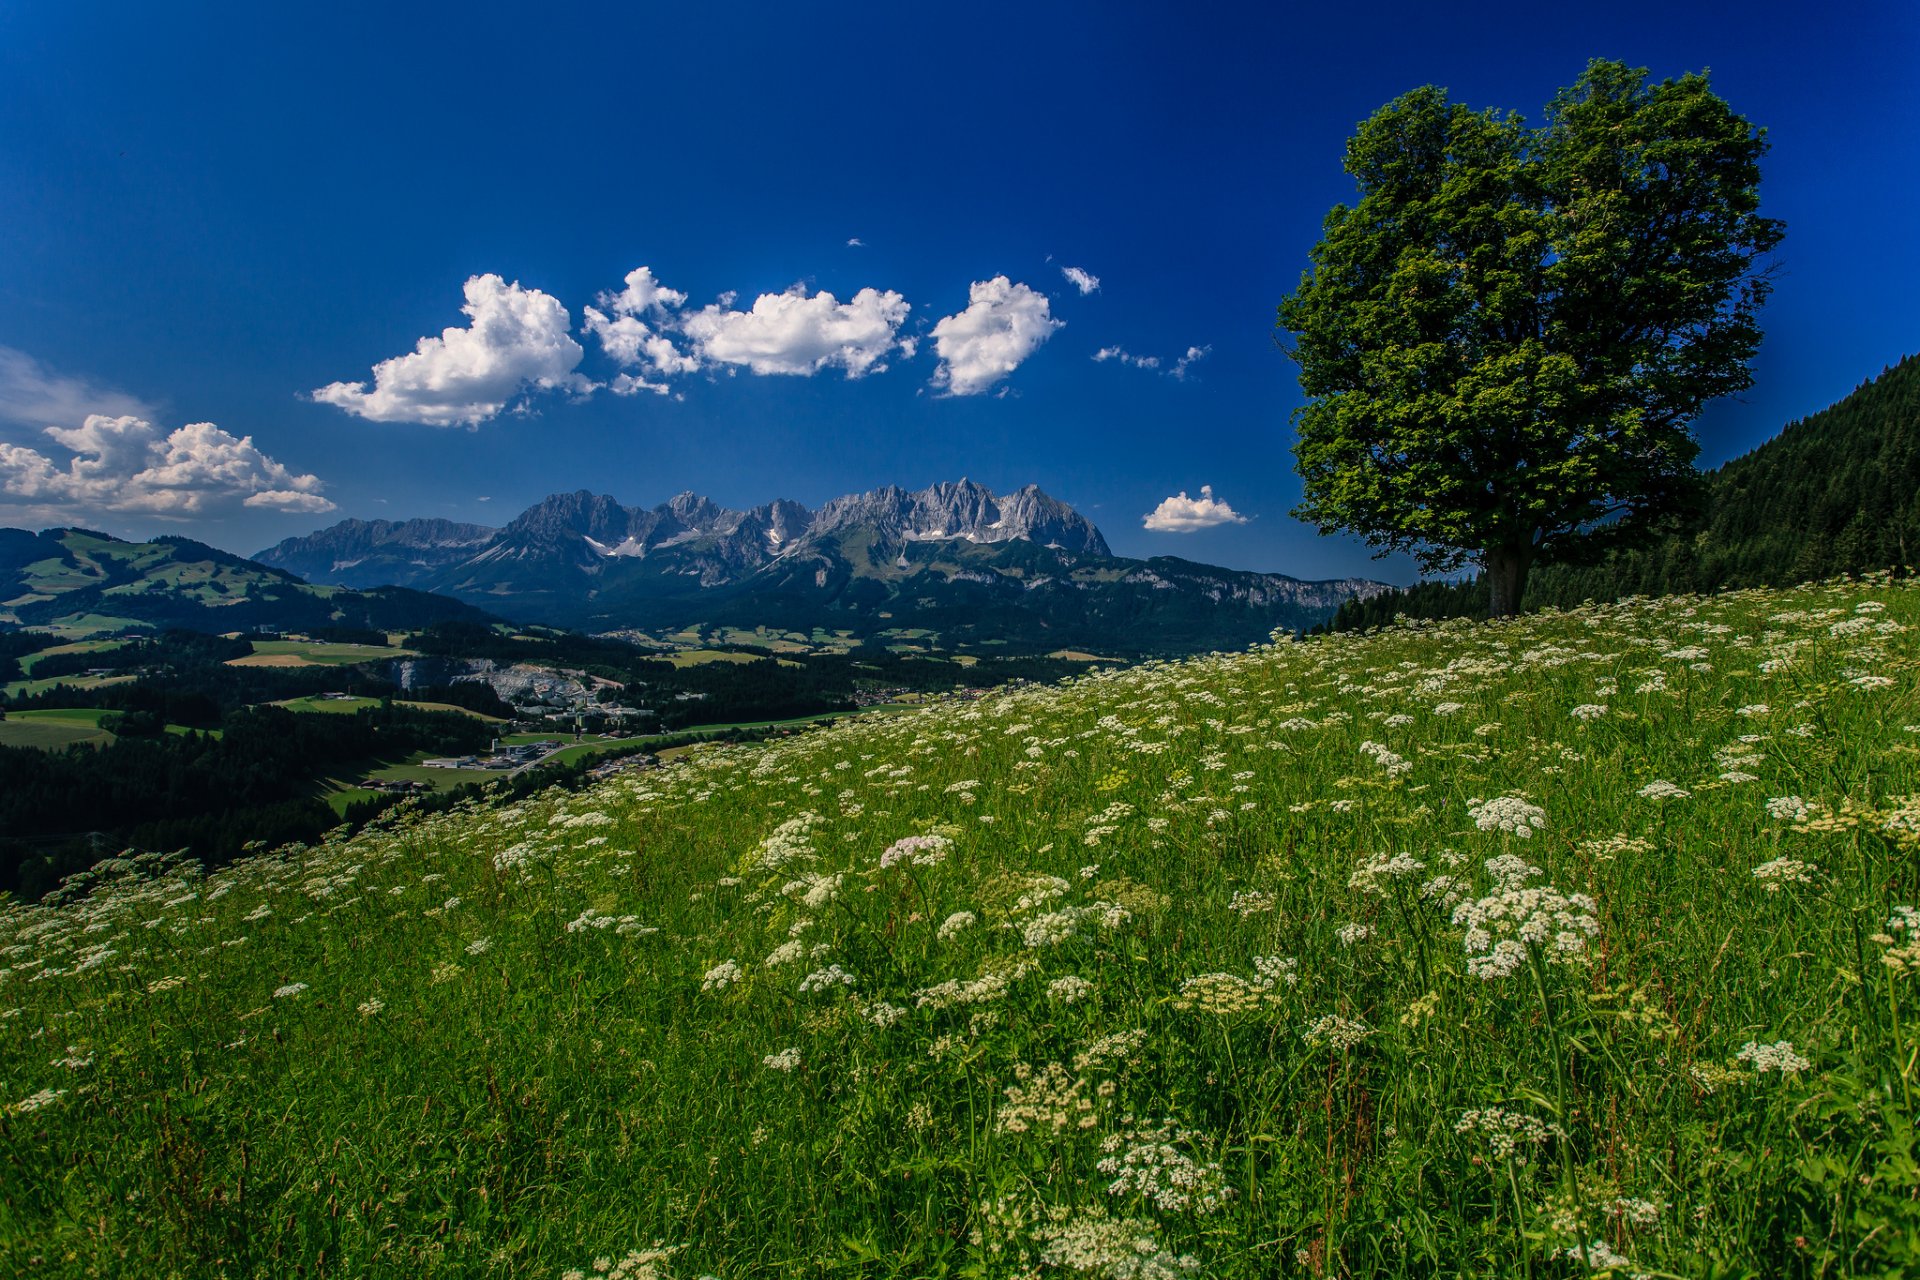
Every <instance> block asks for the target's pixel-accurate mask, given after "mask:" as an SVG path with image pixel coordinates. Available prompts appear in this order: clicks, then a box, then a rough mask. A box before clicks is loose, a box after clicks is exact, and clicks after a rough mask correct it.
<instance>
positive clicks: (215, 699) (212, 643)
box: [0, 630, 397, 728]
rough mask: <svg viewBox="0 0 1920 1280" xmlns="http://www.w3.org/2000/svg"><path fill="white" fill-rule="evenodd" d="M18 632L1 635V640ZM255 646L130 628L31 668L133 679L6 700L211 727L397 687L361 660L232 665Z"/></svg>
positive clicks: (37, 672) (18, 705) (20, 706)
mask: <svg viewBox="0 0 1920 1280" xmlns="http://www.w3.org/2000/svg"><path fill="white" fill-rule="evenodd" d="M14 634H16V635H23V634H30V633H14ZM12 638H13V636H12V635H0V640H8V639H12ZM252 652H253V645H252V643H251V642H249V641H247V640H244V639H241V640H228V639H224V638H222V637H220V636H210V635H205V634H203V633H201V632H198V631H183V630H172V631H165V632H162V633H160V634H158V635H152V636H147V635H136V636H129V637H126V642H125V643H124V644H122V645H120V646H119V647H117V648H113V649H103V650H98V651H95V652H92V653H71V654H68V653H56V654H49V655H47V656H45V657H43V658H40V659H39V660H38V661H36V662H35V663H34V664H33V671H32V675H33V676H34V677H35V678H36V679H38V678H41V677H43V676H45V677H50V678H58V677H61V676H69V675H76V674H78V673H79V672H82V671H91V670H96V669H97V670H103V671H109V672H112V673H114V674H117V675H130V676H133V677H135V679H134V680H133V681H132V682H130V683H126V684H112V685H100V686H96V687H94V688H81V687H79V686H77V685H55V686H53V687H52V688H50V689H46V690H43V691H42V692H40V693H37V694H21V695H18V696H15V697H14V698H12V699H9V700H7V701H6V703H5V705H6V706H7V707H9V708H11V709H13V710H17V711H27V710H44V709H50V708H55V707H104V708H106V709H108V710H110V711H147V712H152V713H153V714H155V715H158V716H160V717H161V718H162V719H164V720H166V721H167V722H168V723H171V724H181V725H189V726H192V727H194V728H212V727H214V726H215V725H217V724H219V723H220V717H221V716H223V715H226V714H227V713H228V712H232V711H237V710H239V709H241V708H242V707H246V706H249V705H251V704H253V703H258V702H280V701H284V700H286V699H288V698H303V697H309V696H311V695H313V694H316V693H327V692H330V691H334V690H342V689H350V690H351V691H352V692H354V693H358V694H362V695H364V696H366V697H370V698H384V697H391V696H392V695H393V694H395V693H396V692H397V690H396V689H395V688H394V686H393V684H392V682H390V681H388V680H386V679H384V678H382V677H380V676H377V675H374V674H373V673H371V672H370V671H368V670H366V669H365V668H361V667H232V666H228V665H227V663H228V661H229V660H230V659H232V658H241V657H245V656H246V655H248V654H250V653H252ZM16 678H17V677H16Z"/></svg>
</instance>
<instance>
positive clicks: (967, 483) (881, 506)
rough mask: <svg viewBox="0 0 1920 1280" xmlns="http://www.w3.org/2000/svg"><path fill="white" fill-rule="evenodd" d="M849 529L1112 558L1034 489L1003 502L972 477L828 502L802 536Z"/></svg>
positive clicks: (890, 538) (1094, 533)
mask: <svg viewBox="0 0 1920 1280" xmlns="http://www.w3.org/2000/svg"><path fill="white" fill-rule="evenodd" d="M848 530H860V531H870V532H872V533H875V534H877V535H878V536H879V537H880V538H882V539H883V540H884V541H885V542H887V543H889V544H892V543H901V542H939V541H944V540H948V539H954V540H958V541H963V542H972V543H996V542H1012V541H1015V540H1020V541H1025V542H1034V543H1038V544H1039V545H1040V546H1043V547H1052V548H1054V549H1055V550H1059V551H1067V552H1071V553H1074V554H1079V555H1095V556H1106V555H1111V554H1112V552H1111V551H1109V550H1108V548H1107V540H1106V539H1105V538H1104V537H1102V536H1101V535H1100V530H1098V529H1096V528H1094V526H1093V522H1092V521H1090V520H1088V519H1087V518H1086V517H1085V516H1083V515H1081V514H1080V513H1079V512H1077V511H1075V510H1074V509H1073V508H1072V507H1069V506H1068V505H1067V504H1066V503H1064V502H1061V501H1058V500H1057V499H1054V498H1050V497H1048V496H1047V495H1046V494H1045V493H1042V492H1041V490H1040V486H1039V485H1032V484H1030V485H1028V486H1026V487H1025V488H1023V489H1016V490H1014V491H1013V492H1012V493H1010V494H1008V495H1007V496H1006V497H1004V498H998V497H995V496H994V494H993V493H992V492H991V491H990V490H988V489H987V488H986V487H985V486H983V485H978V484H975V483H973V481H971V480H961V481H959V482H958V483H957V484H936V485H933V486H931V487H930V488H926V489H920V490H917V491H915V492H911V493H910V492H908V491H907V490H905V489H900V488H896V487H894V486H891V485H889V486H887V487H886V488H883V489H875V490H873V491H872V492H871V493H862V494H854V495H851V496H849V497H845V498H836V499H834V500H833V501H832V502H829V503H828V504H827V505H826V506H824V507H822V508H821V509H820V514H819V516H818V517H816V518H815V520H814V522H813V525H812V527H811V528H810V529H809V530H808V532H809V533H810V534H811V535H813V536H816V537H825V536H827V535H829V534H836V533H842V532H845V531H848Z"/></svg>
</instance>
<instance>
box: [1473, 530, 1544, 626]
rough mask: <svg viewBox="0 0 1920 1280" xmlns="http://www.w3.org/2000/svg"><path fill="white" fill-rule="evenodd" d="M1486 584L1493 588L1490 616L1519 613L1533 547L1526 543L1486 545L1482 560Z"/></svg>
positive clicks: (1488, 610)
mask: <svg viewBox="0 0 1920 1280" xmlns="http://www.w3.org/2000/svg"><path fill="white" fill-rule="evenodd" d="M1483 567H1484V569H1485V571H1486V575H1487V585H1488V586H1489V587H1490V588H1492V598H1491V600H1490V601H1489V603H1488V607H1487V616H1488V617H1489V618H1511V617H1512V616H1513V615H1514V614H1516V613H1519V612H1520V598H1521V597H1522V596H1524V595H1525V594H1526V591H1527V570H1529V569H1531V568H1532V567H1533V548H1532V547H1530V546H1528V545H1527V544H1526V543H1524V542H1523V543H1517V544H1512V545H1508V546H1504V547H1488V548H1487V550H1486V554H1485V557H1484V561H1483Z"/></svg>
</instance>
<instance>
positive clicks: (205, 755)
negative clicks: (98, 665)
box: [0, 703, 490, 897]
mask: <svg viewBox="0 0 1920 1280" xmlns="http://www.w3.org/2000/svg"><path fill="white" fill-rule="evenodd" d="M139 715H140V713H137V712H136V713H130V714H129V716H128V717H126V718H123V719H122V720H120V721H118V722H117V724H118V727H119V728H120V729H121V730H122V731H128V730H130V731H131V732H128V733H127V736H124V737H120V738H118V739H117V740H116V741H114V742H113V743H111V744H109V745H105V746H97V747H96V746H77V747H72V748H69V749H67V750H65V751H44V750H37V749H34V748H29V747H0V831H3V832H5V833H6V835H7V837H8V840H7V842H6V844H5V845H3V846H0V888H5V889H10V890H13V891H15V892H18V893H21V894H23V895H26V896H30V897H31V896H38V895H39V894H40V893H44V892H45V891H46V890H47V889H50V888H52V887H53V885H54V884H55V883H56V882H57V881H58V879H59V877H61V876H62V875H66V874H69V873H71V872H73V871H77V870H80V869H82V868H83V867H84V866H86V865H88V863H90V862H91V860H92V858H93V857H97V856H98V853H97V846H98V843H99V841H98V839H97V838H95V837H96V835H97V834H104V835H108V836H111V837H112V839H113V841H114V842H116V846H117V845H132V846H135V847H138V848H142V849H151V850H158V851H168V850H174V849H186V850H188V851H189V852H191V853H192V855H193V856H195V857H197V858H199V859H200V860H202V861H204V862H207V863H218V862H224V861H227V860H228V859H231V858H233V857H235V856H236V855H238V854H239V853H240V852H241V851H242V850H243V849H244V848H245V847H246V846H247V845H248V844H249V843H253V842H265V843H267V844H280V843H285V842H286V841H289V840H312V839H314V838H316V837H317V836H319V835H320V834H321V833H322V832H324V831H326V830H328V829H329V828H331V827H333V826H335V825H337V824H338V822H339V819H338V818H337V817H336V816H335V815H334V813H333V811H332V810H331V809H330V808H329V807H328V806H327V805H326V804H325V803H323V802H322V801H321V800H320V799H319V798H318V792H319V780H320V779H321V778H323V777H325V776H326V775H327V774H329V773H332V772H335V771H337V770H339V769H341V768H343V767H347V766H352V765H356V764H360V763H362V762H366V763H371V762H373V761H375V760H391V759H398V758H402V757H405V756H407V755H409V754H411V753H413V752H416V751H428V752H433V753H435V754H441V755H459V754H465V753H468V752H475V751H480V750H483V749H485V747H486V745H487V742H488V739H489V737H490V731H489V730H488V728H487V726H485V725H484V724H482V723H480V722H479V721H477V720H475V719H473V718H472V717H470V716H466V715H462V714H460V713H458V712H450V711H422V710H420V709H418V708H415V707H408V706H406V705H404V704H401V703H389V704H385V705H382V706H379V707H368V708H365V709H363V710H361V711H359V712H357V713H355V714H352V715H312V714H307V715H301V714H296V713H294V712H291V711H287V710H285V709H284V708H281V707H250V708H245V709H242V710H239V711H235V712H230V713H228V714H227V715H226V716H224V717H223V718H222V719H221V721H220V725H219V728H220V730H221V732H220V733H219V734H218V735H214V734H211V733H187V734H169V733H164V732H155V731H154V730H155V728H156V727H157V724H158V721H157V720H154V719H151V718H146V717H141V718H138V719H136V718H135V717H137V716H139ZM129 721H132V722H131V723H129Z"/></svg>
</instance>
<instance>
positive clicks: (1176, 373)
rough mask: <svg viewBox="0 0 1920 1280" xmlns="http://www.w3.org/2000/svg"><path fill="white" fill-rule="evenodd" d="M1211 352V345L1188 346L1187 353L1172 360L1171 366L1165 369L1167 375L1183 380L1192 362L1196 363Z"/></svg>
mask: <svg viewBox="0 0 1920 1280" xmlns="http://www.w3.org/2000/svg"><path fill="white" fill-rule="evenodd" d="M1212 352H1213V347H1212V346H1211V345H1208V346H1204V347H1188V348H1187V354H1185V355H1183V356H1181V357H1180V358H1179V359H1178V360H1175V361H1174V362H1173V368H1171V369H1169V370H1167V376H1168V377H1170V378H1179V379H1180V380H1181V381H1183V382H1184V381H1185V380H1186V377H1187V370H1188V369H1189V368H1191V367H1192V366H1193V365H1194V364H1196V363H1198V362H1199V361H1201V360H1205V359H1206V358H1207V357H1208V356H1209V355H1210V354H1212Z"/></svg>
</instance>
